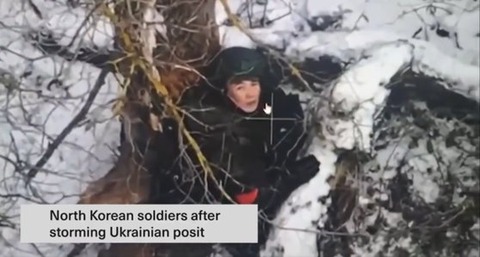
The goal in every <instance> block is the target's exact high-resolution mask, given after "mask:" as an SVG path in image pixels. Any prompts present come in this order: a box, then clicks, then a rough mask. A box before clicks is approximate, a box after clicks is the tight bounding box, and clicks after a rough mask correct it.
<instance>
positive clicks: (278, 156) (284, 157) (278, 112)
mask: <svg viewBox="0 0 480 257" xmlns="http://www.w3.org/2000/svg"><path fill="white" fill-rule="evenodd" d="M262 102H263V104H261V106H259V107H260V108H259V109H258V110H257V111H256V112H255V113H253V114H246V113H243V112H242V111H241V110H239V109H237V108H235V106H234V105H233V104H232V103H231V102H230V100H228V98H227V97H225V96H224V95H222V92H220V91H216V90H213V89H210V88H209V87H208V86H198V87H192V88H190V89H189V90H188V91H187V92H186V93H185V94H184V95H183V97H182V100H181V103H180V106H181V109H182V112H183V113H184V122H185V126H186V127H187V128H188V130H189V131H190V132H191V134H192V136H193V137H194V138H195V139H196V141H198V143H199V145H200V146H201V148H202V150H203V152H204V154H205V155H206V156H207V158H208V159H209V160H210V161H211V162H213V163H214V164H215V166H220V167H221V168H223V169H227V167H229V168H230V169H228V174H229V175H231V176H233V178H235V183H233V185H232V182H231V181H230V185H231V187H228V186H227V188H229V189H230V190H229V191H231V193H238V191H243V190H245V189H248V188H250V187H268V186H271V184H272V183H273V182H274V181H276V180H278V179H279V178H278V175H279V173H280V172H279V171H280V170H282V171H285V172H288V171H287V170H288V168H289V166H291V165H293V164H294V163H295V161H296V159H297V155H298V151H299V150H300V148H301V147H302V146H303V143H304V140H305V129H304V125H303V124H304V123H303V119H304V115H303V110H302V108H301V105H300V102H299V98H298V96H297V95H291V94H289V95H287V94H286V93H285V92H284V91H283V90H282V89H280V88H278V89H275V90H273V91H268V92H263V93H262ZM266 105H267V106H269V107H271V112H270V114H268V113H265V112H264V107H265V106H266ZM267 108H268V107H267ZM221 149H223V150H221ZM220 153H222V155H223V157H224V159H221V157H220V156H219V154H220ZM228 154H231V155H233V157H232V156H227V155H228ZM226 159H228V161H227V160H226ZM220 177H222V176H221V175H220ZM222 179H223V178H222ZM224 180H225V179H224ZM225 181H227V182H226V183H228V182H229V180H225ZM236 182H239V183H236ZM240 184H241V185H240ZM235 185H237V186H235Z"/></svg>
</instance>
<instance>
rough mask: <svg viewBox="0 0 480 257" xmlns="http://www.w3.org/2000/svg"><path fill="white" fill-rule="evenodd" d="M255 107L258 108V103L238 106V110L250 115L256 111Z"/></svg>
mask: <svg viewBox="0 0 480 257" xmlns="http://www.w3.org/2000/svg"><path fill="white" fill-rule="evenodd" d="M257 107H258V103H255V104H250V105H243V106H240V109H242V111H244V112H246V113H251V112H254V111H256V110H257Z"/></svg>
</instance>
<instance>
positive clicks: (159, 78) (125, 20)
mask: <svg viewBox="0 0 480 257" xmlns="http://www.w3.org/2000/svg"><path fill="white" fill-rule="evenodd" d="M101 9H102V10H103V13H104V14H105V15H106V16H107V17H109V18H110V19H111V20H112V22H113V24H114V25H115V42H116V45H117V47H118V48H119V49H122V50H123V51H124V52H125V53H126V58H123V59H122V60H119V61H118V62H115V65H116V70H117V72H118V73H119V74H120V75H121V76H122V77H123V78H124V79H125V81H126V82H127V83H125V84H124V87H126V92H127V93H126V97H125V101H124V102H123V103H122V104H121V107H120V114H121V118H122V120H123V121H122V123H123V124H122V125H123V126H124V128H131V131H130V133H127V134H128V135H127V139H126V140H125V141H124V143H123V144H122V146H121V147H120V149H121V156H120V158H119V160H118V161H117V163H116V165H115V166H114V167H113V168H112V169H111V170H110V171H109V172H108V174H106V175H105V176H104V177H102V178H100V179H99V180H98V181H95V182H94V183H92V184H91V185H89V187H88V188H87V189H86V191H85V192H84V193H83V194H82V196H81V199H80V201H79V203H80V204H105V203H108V204H137V203H146V202H148V197H149V191H150V181H149V175H148V170H147V169H146V168H145V167H146V166H148V165H146V164H145V162H144V161H147V162H148V160H143V158H141V156H139V154H136V153H135V152H134V151H132V147H131V144H130V142H131V140H134V139H135V137H136V136H137V135H142V133H143V132H144V131H143V132H142V131H139V130H141V129H142V128H143V129H145V127H142V126H145V123H144V121H142V120H141V119H140V118H139V117H140V116H141V114H140V113H139V110H140V109H142V108H138V107H139V105H141V106H143V107H152V106H153V107H157V106H161V105H162V103H165V102H170V103H173V104H174V103H175V101H176V100H178V98H179V96H180V94H181V93H182V92H183V91H184V90H185V89H186V88H188V87H190V86H194V85H195V84H196V83H197V82H198V79H199V76H198V73H197V72H196V70H198V69H201V68H202V67H203V66H205V65H206V64H207V63H208V62H209V61H210V59H211V57H212V56H213V55H214V54H216V53H217V51H218V50H219V48H220V45H219V38H218V29H217V27H216V24H215V0H143V1H134V0H127V1H118V2H117V3H116V4H115V6H114V7H113V8H109V7H107V6H103V7H102V8H101ZM160 17H162V18H160ZM134 106H136V107H135V108H132V107H134ZM167 106H168V104H167ZM144 109H146V108H144ZM157 111H161V112H162V113H164V114H166V115H171V112H170V111H169V110H168V109H162V108H158V110H157ZM147 116H149V117H150V121H149V123H147V124H148V125H149V129H148V130H149V131H150V132H154V131H155V130H159V129H161V127H160V126H158V123H157V122H158V117H157V116H156V115H154V114H153V113H150V114H149V115H147ZM142 122H143V123H142ZM127 189H128V190H127ZM184 246H185V245H184ZM193 248H195V249H193ZM193 248H190V247H187V248H185V247H178V246H176V245H175V244H160V245H158V244H157V245H155V244H113V245H112V247H110V249H109V250H106V251H103V252H101V253H99V256H116V257H123V256H125V257H133V256H172V257H173V256H182V257H185V256H187V255H185V254H186V252H185V251H187V252H189V254H191V255H189V256H205V255H206V254H205V253H208V252H211V245H210V244H209V245H201V244H198V245H194V246H193ZM152 252H156V255H152ZM158 253H168V255H161V254H160V255H158ZM192 254H193V255H192Z"/></svg>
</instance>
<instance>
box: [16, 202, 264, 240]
mask: <svg viewBox="0 0 480 257" xmlns="http://www.w3.org/2000/svg"><path fill="white" fill-rule="evenodd" d="M20 215H21V217H20V222H21V224H20V226H21V228H20V237H21V242H23V243H139V242H142V243H256V242H257V235H258V227H257V221H258V212H257V205H247V204H242V205H213V204H209V205H197V204H195V205H137V204H135V205H112V204H105V205H83V204H82V205H56V204H55V205H33V204H31V205H30V204H29V205H22V206H21V213H20Z"/></svg>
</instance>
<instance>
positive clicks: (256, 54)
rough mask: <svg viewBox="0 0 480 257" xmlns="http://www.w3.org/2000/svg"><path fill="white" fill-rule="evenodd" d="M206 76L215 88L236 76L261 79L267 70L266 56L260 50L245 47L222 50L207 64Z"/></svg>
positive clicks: (222, 85)
mask: <svg viewBox="0 0 480 257" xmlns="http://www.w3.org/2000/svg"><path fill="white" fill-rule="evenodd" d="M209 66H210V67H209V72H208V73H207V74H206V77H207V79H208V81H209V82H210V84H212V85H213V86H214V87H216V88H224V87H225V86H226V83H227V81H228V80H229V79H231V78H232V77H236V76H242V77H256V78H258V79H261V78H262V77H263V76H264V75H265V73H266V72H268V68H267V66H268V64H267V59H266V56H265V55H263V54H262V53H261V52H260V51H258V50H255V49H251V48H245V47H230V48H226V49H224V50H222V51H221V52H220V53H219V54H218V55H217V56H216V57H215V58H214V59H213V61H212V62H211V64H210V65H209Z"/></svg>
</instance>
